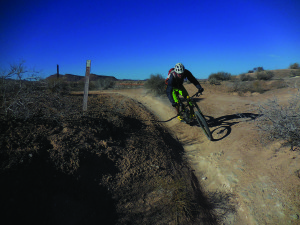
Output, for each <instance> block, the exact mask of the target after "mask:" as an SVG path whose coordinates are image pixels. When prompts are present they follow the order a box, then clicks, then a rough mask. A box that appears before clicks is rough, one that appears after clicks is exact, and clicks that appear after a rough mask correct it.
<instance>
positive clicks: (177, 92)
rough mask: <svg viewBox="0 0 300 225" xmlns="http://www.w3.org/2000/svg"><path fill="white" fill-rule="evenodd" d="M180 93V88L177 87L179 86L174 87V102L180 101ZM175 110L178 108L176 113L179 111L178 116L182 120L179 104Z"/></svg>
mask: <svg viewBox="0 0 300 225" xmlns="http://www.w3.org/2000/svg"><path fill="white" fill-rule="evenodd" d="M178 94H181V93H180V90H179V89H177V88H173V91H172V97H173V99H174V102H176V103H178V102H179V100H178ZM175 110H176V113H177V118H178V119H179V120H180V121H182V116H180V115H179V106H178V105H177V106H176V107H175Z"/></svg>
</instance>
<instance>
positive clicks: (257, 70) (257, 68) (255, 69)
mask: <svg viewBox="0 0 300 225" xmlns="http://www.w3.org/2000/svg"><path fill="white" fill-rule="evenodd" d="M253 71H255V72H262V71H264V68H263V67H262V66H259V67H255V68H253Z"/></svg>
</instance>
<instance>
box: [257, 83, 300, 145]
mask: <svg viewBox="0 0 300 225" xmlns="http://www.w3.org/2000/svg"><path fill="white" fill-rule="evenodd" d="M288 103H289V104H288V105H287V106H282V105H281V104H279V102H278V100H277V99H276V98H274V99H272V100H269V101H268V102H267V103H266V104H263V105H260V106H259V107H258V111H259V113H260V114H262V116H261V117H260V118H259V119H258V121H257V127H258V128H259V129H260V130H261V131H264V132H265V134H266V135H267V137H268V139H270V140H275V139H281V140H284V141H286V142H287V143H289V144H290V145H291V149H292V150H293V149H294V147H295V146H298V147H300V89H298V93H297V94H295V95H294V96H292V97H291V98H290V99H289V102H288Z"/></svg>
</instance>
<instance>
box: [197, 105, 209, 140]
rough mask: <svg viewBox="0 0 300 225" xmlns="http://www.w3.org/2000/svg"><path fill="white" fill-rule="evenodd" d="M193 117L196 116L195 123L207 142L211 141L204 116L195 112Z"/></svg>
mask: <svg viewBox="0 0 300 225" xmlns="http://www.w3.org/2000/svg"><path fill="white" fill-rule="evenodd" d="M195 116H196V119H197V122H198V124H199V126H200V127H201V128H202V130H203V132H204V134H205V135H206V137H207V138H208V140H210V141H211V140H212V139H213V138H212V135H211V132H210V130H209V127H208V125H207V122H206V120H205V118H204V116H203V115H202V114H201V113H200V112H198V111H197V112H195Z"/></svg>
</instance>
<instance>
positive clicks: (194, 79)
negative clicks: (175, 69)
mask: <svg viewBox="0 0 300 225" xmlns="http://www.w3.org/2000/svg"><path fill="white" fill-rule="evenodd" d="M186 77H187V79H188V80H189V81H190V82H191V83H192V84H194V85H195V86H196V88H198V89H202V87H201V85H200V83H199V82H198V81H197V79H196V78H195V77H194V76H193V74H192V73H191V72H190V71H189V70H186Z"/></svg>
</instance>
